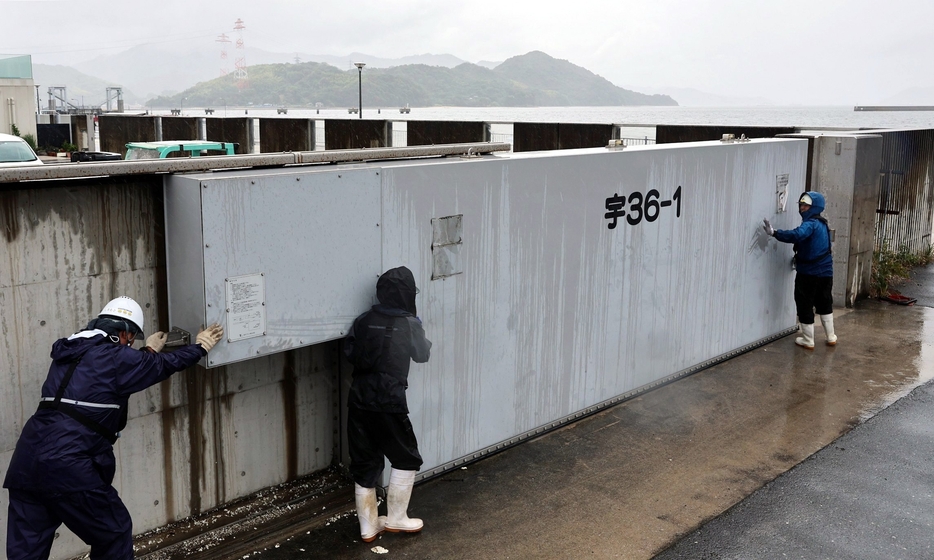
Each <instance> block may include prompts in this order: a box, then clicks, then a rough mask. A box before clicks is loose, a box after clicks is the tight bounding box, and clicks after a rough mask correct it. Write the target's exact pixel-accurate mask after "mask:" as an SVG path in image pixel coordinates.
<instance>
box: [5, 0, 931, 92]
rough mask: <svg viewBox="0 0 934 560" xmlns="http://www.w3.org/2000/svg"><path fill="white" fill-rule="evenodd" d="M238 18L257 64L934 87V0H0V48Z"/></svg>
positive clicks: (175, 38)
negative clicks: (517, 67) (483, 63)
mask: <svg viewBox="0 0 934 560" xmlns="http://www.w3.org/2000/svg"><path fill="white" fill-rule="evenodd" d="M118 10H119V11H118ZM237 18H240V19H242V20H243V21H244V23H245V24H246V27H247V29H246V31H245V34H244V42H245V44H246V47H247V62H248V63H249V48H250V47H256V48H261V49H264V50H268V51H276V52H304V53H312V54H331V55H346V54H349V53H350V52H353V51H357V52H362V53H367V54H372V55H374V56H380V57H386V58H395V57H401V56H406V55H413V54H424V53H433V54H443V53H448V54H453V55H455V56H457V57H459V58H462V59H464V60H468V61H471V62H477V61H480V60H494V61H500V60H504V59H506V58H509V57H510V56H514V55H518V54H524V53H526V52H529V51H532V50H541V51H544V52H546V53H548V54H550V55H551V56H554V57H556V58H562V59H566V60H569V61H571V62H572V63H574V64H577V65H580V66H583V67H585V68H587V69H589V70H591V71H593V72H595V73H597V74H600V75H601V76H603V77H605V78H607V79H609V80H610V81H612V82H613V83H615V84H617V85H620V86H623V87H636V86H638V87H651V86H658V87H661V86H674V87H688V88H696V89H699V90H703V91H706V92H711V93H717V94H721V95H731V96H737V97H763V98H767V99H771V100H773V101H775V102H778V103H800V104H810V105H849V104H856V103H879V102H882V101H883V100H885V99H886V98H888V97H891V96H893V95H895V94H897V93H899V92H900V91H902V90H905V89H908V88H913V87H922V88H934V72H932V66H934V64H932V62H934V39H932V36H931V35H932V32H931V30H932V24H934V2H932V1H931V0H887V1H880V0H679V1H676V0H639V1H632V0H609V1H596V0H577V1H573V2H568V1H566V0H565V1H561V2H558V1H550V0H534V1H533V0H500V1H498V2H455V1H450V2H443V1H439V0H398V1H388V0H382V1H379V0H341V1H331V2H327V1H320V0H319V1H317V2H316V1H308V0H225V1H216V0H203V1H191V0H156V1H152V0H149V1H145V2H143V1H136V0H130V1H124V2H119V1H116V0H108V1H99V0H85V1H74V0H69V1H60V0H31V1H23V0H0V53H24V54H32V55H33V61H34V62H37V63H47V64H51V63H55V64H67V63H68V61H69V60H71V59H73V57H75V56H80V57H82V58H86V59H87V58H93V57H94V56H97V55H98V54H112V53H115V52H118V51H120V50H124V49H126V48H129V47H131V46H134V45H137V44H140V43H164V42H166V43H167V42H177V43H178V44H179V45H183V46H184V47H185V48H204V49H208V50H210V49H216V48H217V45H216V43H214V39H215V38H216V37H217V35H219V34H220V33H227V34H228V35H233V32H232V27H233V22H234V21H235V20H236V19H237ZM932 104H934V99H932Z"/></svg>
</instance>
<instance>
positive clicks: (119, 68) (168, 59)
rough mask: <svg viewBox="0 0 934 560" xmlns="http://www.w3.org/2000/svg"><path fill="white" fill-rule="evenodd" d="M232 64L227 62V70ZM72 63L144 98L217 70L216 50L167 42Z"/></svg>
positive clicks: (188, 84)
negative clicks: (183, 49) (177, 47)
mask: <svg viewBox="0 0 934 560" xmlns="http://www.w3.org/2000/svg"><path fill="white" fill-rule="evenodd" d="M231 50H232V49H231ZM232 66H233V63H232V62H231V70H232V69H233V68H232ZM74 67H75V68H77V69H78V70H80V71H81V72H84V73H85V74H90V75H92V76H98V77H99V78H101V79H102V80H105V81H107V82H111V83H113V84H116V85H120V86H122V87H124V88H126V89H128V90H131V91H134V92H137V93H139V94H140V95H142V96H144V98H149V97H153V96H155V95H162V94H167V93H174V92H177V91H179V90H181V89H184V88H186V87H191V85H192V84H195V83H198V82H203V81H206V80H211V79H213V78H216V77H217V76H219V75H220V73H221V71H220V56H219V54H217V52H214V51H209V50H191V51H187V52H179V51H175V50H173V49H172V47H171V45H170V44H155V45H139V46H136V47H133V48H131V49H128V50H126V51H123V52H120V53H118V54H113V55H104V56H99V57H96V58H93V59H91V60H87V61H83V62H77V63H75V65H74Z"/></svg>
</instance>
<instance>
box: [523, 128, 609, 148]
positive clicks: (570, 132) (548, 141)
mask: <svg viewBox="0 0 934 560" xmlns="http://www.w3.org/2000/svg"><path fill="white" fill-rule="evenodd" d="M616 136H617V127H616V126H615V125H612V124H574V123H515V124H514V125H513V146H512V150H513V151H514V152H537V151H541V150H569V149H574V148H597V147H602V146H606V145H607V144H609V142H610V140H611V139H612V138H615V137H616Z"/></svg>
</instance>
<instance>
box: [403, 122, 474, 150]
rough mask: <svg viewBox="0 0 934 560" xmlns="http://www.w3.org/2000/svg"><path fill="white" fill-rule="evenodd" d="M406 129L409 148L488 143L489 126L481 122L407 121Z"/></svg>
mask: <svg viewBox="0 0 934 560" xmlns="http://www.w3.org/2000/svg"><path fill="white" fill-rule="evenodd" d="M406 127H407V130H408V132H407V135H406V143H407V144H408V145H409V146H428V145H432V144H457V143H461V142H489V141H490V125H488V124H486V123H483V122H451V121H408V122H406Z"/></svg>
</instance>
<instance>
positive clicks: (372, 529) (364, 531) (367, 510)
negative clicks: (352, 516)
mask: <svg viewBox="0 0 934 560" xmlns="http://www.w3.org/2000/svg"><path fill="white" fill-rule="evenodd" d="M353 493H354V500H355V501H356V503H357V520H358V521H360V538H361V539H363V542H367V543H368V542H373V541H374V540H375V539H376V537H378V536H379V534H380V533H382V532H383V529H384V528H385V527H384V523H383V519H385V518H383V517H379V513H378V511H377V509H376V488H364V487H363V486H360V485H359V484H357V483H356V482H355V483H354V485H353Z"/></svg>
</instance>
